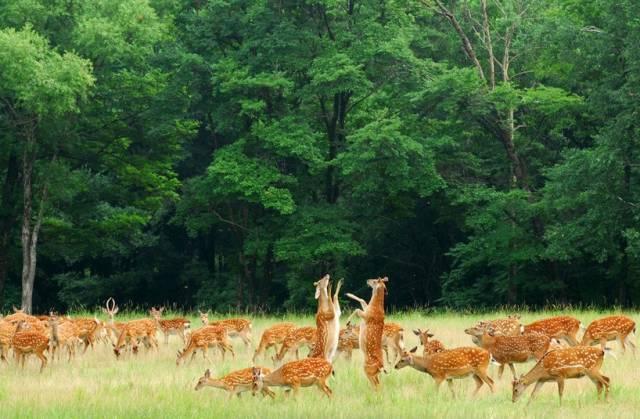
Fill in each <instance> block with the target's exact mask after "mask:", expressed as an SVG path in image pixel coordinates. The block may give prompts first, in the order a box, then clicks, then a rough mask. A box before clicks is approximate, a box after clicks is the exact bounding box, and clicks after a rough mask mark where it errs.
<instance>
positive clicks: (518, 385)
mask: <svg viewBox="0 0 640 419" xmlns="http://www.w3.org/2000/svg"><path fill="white" fill-rule="evenodd" d="M604 354H605V351H604V350H602V349H600V348H594V347H591V346H575V347H571V348H563V349H556V350H553V351H550V352H548V353H547V354H546V355H545V356H543V357H542V359H540V360H539V361H538V363H537V364H536V365H535V366H534V367H533V368H532V369H531V371H529V372H528V373H526V374H525V375H523V376H521V377H520V378H519V379H518V380H514V381H513V383H512V385H513V392H512V397H511V400H512V401H513V402H515V401H517V400H518V399H519V398H520V396H522V394H523V393H524V391H525V390H526V389H527V387H528V386H530V385H531V384H533V383H536V385H535V387H534V388H533V391H532V392H531V397H530V398H529V402H531V401H532V400H533V398H534V396H535V395H536V393H537V392H538V390H539V389H540V387H542V385H543V384H544V383H546V382H549V381H555V382H556V383H558V396H559V398H560V404H562V393H563V392H564V381H565V380H566V379H570V378H580V377H584V376H585V375H586V376H587V377H589V378H590V379H591V381H592V382H593V383H594V384H595V386H596V388H597V390H598V399H599V398H600V394H601V393H602V388H603V387H604V389H605V399H607V398H608V396H609V382H610V380H609V377H605V376H604V375H602V374H601V373H600V367H601V366H602V361H603V360H604Z"/></svg>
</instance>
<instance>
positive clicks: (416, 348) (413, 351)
mask: <svg viewBox="0 0 640 419" xmlns="http://www.w3.org/2000/svg"><path fill="white" fill-rule="evenodd" d="M417 350H418V347H417V346H414V347H413V349H411V350H410V351H409V352H411V353H412V354H413V353H415V352H416V351H417Z"/></svg>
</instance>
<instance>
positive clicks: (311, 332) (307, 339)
mask: <svg viewBox="0 0 640 419" xmlns="http://www.w3.org/2000/svg"><path fill="white" fill-rule="evenodd" d="M316 339H317V333H316V328H315V327H297V328H295V329H292V330H291V331H290V332H289V333H288V334H287V337H286V338H284V341H283V342H282V346H281V347H280V351H279V352H278V353H277V354H276V355H275V356H274V357H273V358H272V359H273V362H274V364H276V365H279V364H280V363H281V362H282V360H283V359H284V357H285V356H286V355H287V354H288V353H291V352H294V351H295V353H296V359H299V358H300V355H299V353H298V350H299V349H300V346H302V345H306V346H308V347H309V348H313V347H314V345H316Z"/></svg>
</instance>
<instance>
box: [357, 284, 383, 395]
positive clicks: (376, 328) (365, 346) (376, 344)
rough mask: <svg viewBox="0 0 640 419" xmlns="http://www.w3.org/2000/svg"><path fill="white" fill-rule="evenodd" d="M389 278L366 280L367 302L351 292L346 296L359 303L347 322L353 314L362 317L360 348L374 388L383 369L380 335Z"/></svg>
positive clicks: (376, 386)
mask: <svg viewBox="0 0 640 419" xmlns="http://www.w3.org/2000/svg"><path fill="white" fill-rule="evenodd" d="M387 281H389V278H387V277H384V278H378V279H369V280H367V285H369V287H371V289H372V293H371V300H369V303H368V304H367V303H366V302H365V301H364V300H363V299H362V298H359V297H356V296H355V295H353V294H347V297H349V298H351V299H353V300H355V301H357V302H359V303H360V305H361V307H362V310H360V309H356V310H355V311H354V312H353V313H352V314H351V316H349V319H348V321H347V323H348V322H349V321H350V320H351V318H352V317H353V316H354V315H357V316H358V317H360V318H361V319H362V322H361V324H360V350H361V351H362V352H363V354H364V372H365V375H366V376H367V378H368V379H369V381H370V382H371V384H372V385H373V387H374V388H375V389H378V388H379V386H380V379H379V377H378V375H379V374H380V371H383V370H384V361H383V358H382V335H383V332H384V296H385V293H386V292H387V286H386V283H387Z"/></svg>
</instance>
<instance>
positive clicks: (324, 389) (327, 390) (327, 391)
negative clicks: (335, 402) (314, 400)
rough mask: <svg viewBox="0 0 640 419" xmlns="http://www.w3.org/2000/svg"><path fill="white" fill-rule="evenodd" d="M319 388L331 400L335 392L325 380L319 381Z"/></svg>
mask: <svg viewBox="0 0 640 419" xmlns="http://www.w3.org/2000/svg"><path fill="white" fill-rule="evenodd" d="M318 388H320V390H322V392H323V393H324V394H326V395H327V397H328V398H331V395H332V393H333V392H332V391H331V389H330V388H329V387H328V386H327V383H325V382H324V380H318Z"/></svg>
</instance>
